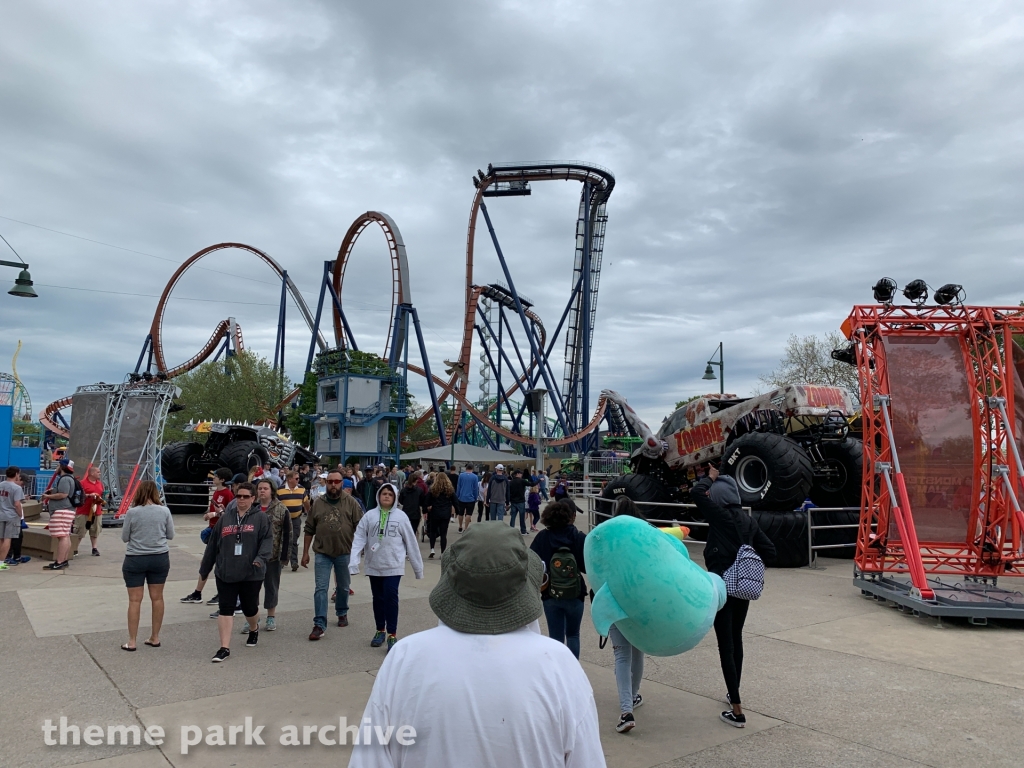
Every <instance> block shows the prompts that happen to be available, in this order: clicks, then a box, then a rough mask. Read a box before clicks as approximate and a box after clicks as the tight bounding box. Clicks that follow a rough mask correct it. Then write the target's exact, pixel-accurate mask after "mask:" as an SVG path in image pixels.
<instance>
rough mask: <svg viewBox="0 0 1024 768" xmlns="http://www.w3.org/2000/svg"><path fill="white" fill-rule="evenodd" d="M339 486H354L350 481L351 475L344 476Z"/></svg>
mask: <svg viewBox="0 0 1024 768" xmlns="http://www.w3.org/2000/svg"><path fill="white" fill-rule="evenodd" d="M341 487H342V488H355V487H356V484H355V483H353V482H352V478H351V477H346V478H345V479H344V480H342V481H341Z"/></svg>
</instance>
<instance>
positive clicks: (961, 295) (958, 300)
mask: <svg viewBox="0 0 1024 768" xmlns="http://www.w3.org/2000/svg"><path fill="white" fill-rule="evenodd" d="M965 298H967V294H966V293H965V292H964V287H963V286H962V285H957V284H956V283H946V284H945V285H944V286H942V287H941V288H939V290H937V291H936V292H935V303H936V304H939V305H946V304H963V303H964V299H965Z"/></svg>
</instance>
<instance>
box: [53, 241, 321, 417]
mask: <svg viewBox="0 0 1024 768" xmlns="http://www.w3.org/2000/svg"><path fill="white" fill-rule="evenodd" d="M228 248H236V249H238V250H242V251H247V252H249V253H251V254H253V255H255V256H257V257H258V258H259V259H260V260H261V261H263V262H264V263H265V264H267V266H269V267H270V268H271V269H272V270H274V272H275V273H277V276H278V277H279V278H281V279H283V280H284V281H285V284H286V286H287V289H288V293H289V294H290V295H291V297H292V300H293V301H294V302H295V306H296V307H298V309H299V312H300V313H301V314H302V317H303V319H304V320H305V321H306V325H307V326H308V327H309V329H310V331H311V332H312V329H313V325H314V323H313V315H312V314H311V313H310V311H309V307H307V306H306V301H305V299H303V297H302V294H301V293H300V292H299V289H298V287H296V285H295V283H294V282H293V281H292V279H291V277H290V276H286V275H285V272H284V270H283V269H282V268H281V265H280V264H278V263H277V262H276V261H275V260H274V259H272V258H271V257H270V256H269V255H267V254H266V253H264V252H263V251H261V250H260V249H259V248H254V247H253V246H251V245H246V244H244V243H217V244H216V245H211V246H209V247H208V248H204V249H203V250H201V251H199V252H197V253H194V254H193V255H192V256H190V257H189V258H188V259H186V260H185V261H184V262H183V263H182V264H181V266H180V267H178V268H177V269H176V270H175V271H174V274H173V275H171V279H170V280H168V281H167V285H166V286H164V290H163V293H161V294H160V300H159V301H158V302H157V305H156V312H155V313H154V314H153V322H152V324H151V325H150V329H149V333H150V339H151V343H152V349H153V356H154V358H155V362H156V367H157V371H158V372H162V373H164V374H166V376H167V378H169V379H172V378H174V377H175V376H180V375H181V374H183V373H187V372H188V371H191V370H192V369H194V368H196V367H198V366H199V365H202V364H203V363H204V362H206V361H207V360H209V359H210V358H211V357H212V356H213V355H214V354H215V353H216V352H217V349H218V348H219V347H220V343H221V340H222V339H225V338H229V339H231V340H232V341H233V342H234V344H235V347H236V349H239V350H242V349H245V343H244V341H243V338H242V328H241V326H240V325H238V323H236V322H235V321H234V320H233V319H231V318H229V319H227V320H222V321H221V322H220V323H218V325H217V327H216V328H215V329H214V331H213V334H212V335H211V336H210V340H209V341H207V342H206V344H205V345H204V346H203V348H202V349H200V350H199V352H197V353H196V354H195V355H193V356H192V357H190V358H189V359H188V360H186V361H185V362H184V363H181V364H180V365H176V366H174V367H173V368H168V367H167V358H166V355H165V354H164V345H163V327H164V315H165V313H166V310H167V301H168V299H170V297H171V293H172V292H173V291H174V287H175V286H176V285H177V284H178V281H179V280H180V279H181V277H182V276H183V275H184V274H185V273H186V272H187V271H188V270H189V268H190V267H192V266H193V265H194V264H195V263H196V262H198V261H200V260H201V259H203V258H204V257H205V256H208V255H209V254H211V253H214V252H216V251H221V250H225V249H228ZM317 343H318V344H319V346H320V349H321V350H324V349H327V346H328V345H327V341H326V339H324V337H323V335H322V334H319V333H318V334H317ZM299 391H300V389H299V388H296V389H294V390H293V391H292V392H291V393H290V394H289V395H288V396H287V397H286V398H285V399H284V400H283V401H282V402H281V403H279V404H278V405H277V406H276V407H275V408H274V409H272V412H271V413H269V414H268V417H269V418H273V417H274V414H276V413H277V411H278V410H280V408H283V407H284V405H285V404H287V403H288V402H289V401H291V400H292V399H294V398H295V396H296V395H298V394H299ZM69 405H71V398H70V397H63V398H61V399H60V400H55V401H54V402H52V403H50V404H49V405H47V406H46V408H44V409H43V410H42V411H41V412H40V413H39V421H40V423H41V424H42V425H43V426H44V427H46V428H47V429H48V430H50V431H51V432H55V433H56V434H58V435H61V436H62V437H70V435H69V434H68V431H67V430H66V429H64V427H62V426H61V425H60V424H58V423H57V421H56V415H57V412H58V411H61V410H63V409H64V408H67V407H68V406H69Z"/></svg>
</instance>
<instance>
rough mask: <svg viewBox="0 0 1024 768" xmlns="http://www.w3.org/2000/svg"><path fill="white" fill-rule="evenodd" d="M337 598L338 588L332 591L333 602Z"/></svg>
mask: <svg viewBox="0 0 1024 768" xmlns="http://www.w3.org/2000/svg"><path fill="white" fill-rule="evenodd" d="M337 599H338V590H334V591H333V592H331V602H332V603H333V602H334V601H335V600H337Z"/></svg>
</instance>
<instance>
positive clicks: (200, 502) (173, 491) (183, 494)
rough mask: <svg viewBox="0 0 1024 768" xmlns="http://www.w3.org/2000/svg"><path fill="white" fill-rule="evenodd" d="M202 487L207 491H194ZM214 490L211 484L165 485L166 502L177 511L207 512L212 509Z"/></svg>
mask: <svg viewBox="0 0 1024 768" xmlns="http://www.w3.org/2000/svg"><path fill="white" fill-rule="evenodd" d="M200 486H204V487H205V490H203V491H198V492H197V491H195V490H193V489H195V488H198V487H200ZM212 488H213V485H212V484H210V483H164V485H163V492H164V501H165V503H166V504H167V505H168V506H173V507H174V508H175V510H181V511H189V512H197V513H199V512H205V511H206V510H207V509H209V507H210V493H211V491H212Z"/></svg>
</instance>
